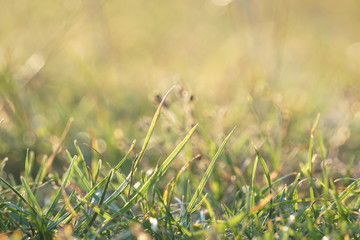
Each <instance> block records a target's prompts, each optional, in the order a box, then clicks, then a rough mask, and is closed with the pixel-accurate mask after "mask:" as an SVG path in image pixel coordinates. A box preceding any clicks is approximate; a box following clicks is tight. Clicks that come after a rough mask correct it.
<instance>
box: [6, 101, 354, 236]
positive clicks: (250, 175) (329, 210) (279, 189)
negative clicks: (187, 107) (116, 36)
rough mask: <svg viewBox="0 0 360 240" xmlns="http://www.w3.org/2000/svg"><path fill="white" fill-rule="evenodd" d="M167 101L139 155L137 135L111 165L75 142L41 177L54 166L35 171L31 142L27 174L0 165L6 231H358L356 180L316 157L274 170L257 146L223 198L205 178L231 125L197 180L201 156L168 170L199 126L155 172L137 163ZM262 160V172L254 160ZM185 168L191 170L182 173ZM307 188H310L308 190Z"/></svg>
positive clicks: (171, 233) (231, 164)
mask: <svg viewBox="0 0 360 240" xmlns="http://www.w3.org/2000/svg"><path fill="white" fill-rule="evenodd" d="M165 97H166V96H165ZM164 100H165V98H164V99H163V101H162V102H161V103H160V107H159V108H158V110H157V112H156V114H155V116H154V118H153V121H152V124H151V125H150V130H149V131H148V134H147V136H146V137H145V140H144V144H143V147H142V148H141V150H140V154H139V155H135V156H134V155H133V153H132V152H133V149H134V146H135V144H136V143H135V141H133V143H132V144H131V146H130V148H129V150H128V151H127V153H126V154H125V156H124V157H123V159H122V160H120V161H119V162H118V163H117V164H116V165H115V167H111V165H110V164H106V166H102V161H101V160H100V159H98V160H97V164H92V166H97V167H93V169H91V168H90V167H88V164H89V163H88V161H87V159H86V157H85V156H84V154H83V152H82V150H81V149H80V147H79V145H78V144H77V142H76V141H75V142H74V145H75V149H76V153H77V155H72V154H71V153H69V152H67V155H68V161H69V163H68V164H69V166H68V167H67V169H66V171H65V172H64V173H63V174H62V176H61V177H60V176H59V175H58V173H57V172H55V171H53V170H51V169H48V170H46V172H47V173H46V176H45V177H39V176H43V174H44V170H43V169H45V168H46V166H47V165H48V161H46V160H43V161H42V162H41V166H39V167H38V168H37V169H36V170H37V171H38V172H37V173H36V174H35V175H34V172H33V171H32V170H33V166H34V156H35V154H34V152H32V151H28V152H27V154H26V159H25V166H26V168H25V175H24V177H21V183H19V184H17V183H15V182H13V181H12V180H11V178H9V180H7V179H6V174H5V172H4V171H2V172H1V174H2V175H3V177H1V178H0V182H1V189H0V191H1V192H0V193H1V197H0V211H1V216H0V226H1V228H0V231H1V232H3V234H5V235H6V236H13V237H16V236H17V237H19V236H20V237H23V238H28V239H51V238H61V237H78V238H82V239H94V238H96V239H127V238H139V237H144V238H145V237H146V238H148V239H150V238H154V239H203V238H209V239H213V238H222V239H252V238H255V237H260V238H263V239H274V238H281V239H294V238H303V237H305V238H323V237H327V238H334V239H342V238H354V239H356V238H359V237H360V231H359V229H360V224H359V207H360V202H359V194H360V192H359V190H360V179H354V178H346V179H337V180H334V181H333V180H331V179H328V178H324V177H321V175H319V176H315V175H313V174H311V172H312V171H311V169H312V167H311V166H312V165H311V163H310V162H308V164H307V165H306V168H305V169H306V171H305V170H301V171H300V172H294V173H291V174H288V175H284V176H275V177H274V176H273V174H274V173H275V172H271V170H270V166H268V162H267V161H266V159H265V158H264V157H263V156H262V154H261V150H258V149H257V148H256V147H255V155H253V156H252V158H254V159H255V162H254V164H253V168H252V171H250V172H247V171H243V172H242V173H241V175H242V177H241V178H240V176H239V178H238V176H236V175H233V180H232V181H228V180H226V178H224V179H223V180H222V181H223V183H222V184H223V186H222V189H221V190H222V191H225V192H226V194H224V197H223V198H222V200H221V201H217V200H216V199H215V198H214V196H215V193H214V192H213V191H212V189H211V188H209V187H207V186H208V185H209V186H211V185H212V184H214V181H216V179H212V178H211V176H212V173H214V172H217V171H218V170H217V171H216V169H217V167H218V166H220V164H219V163H220V162H222V160H223V155H221V153H222V152H224V151H225V146H226V145H228V144H229V143H231V141H230V137H231V136H232V135H233V133H234V130H235V129H233V130H232V131H231V132H230V134H229V135H228V136H227V137H226V138H225V139H224V140H223V142H222V143H221V144H220V146H219V148H218V150H217V151H216V153H215V154H214V157H213V158H212V160H211V162H210V164H209V166H208V167H207V169H206V171H205V173H204V174H203V176H202V177H201V180H200V183H199V184H196V182H198V181H199V178H198V175H193V174H191V171H190V170H189V166H190V165H191V164H194V163H193V161H194V160H196V159H199V156H196V157H194V158H193V159H188V160H187V161H186V163H185V164H184V165H183V167H182V168H181V169H179V172H178V174H177V175H176V176H175V177H171V175H172V174H171V173H168V172H171V170H172V169H173V168H176V166H174V160H175V159H176V158H179V156H181V158H184V157H185V156H186V155H185V154H184V148H185V147H186V145H188V144H190V143H191V141H190V140H191V138H192V137H194V136H195V133H196V129H197V126H198V125H195V126H194V127H193V128H192V129H191V130H190V131H189V132H188V133H187V134H186V136H185V137H184V138H183V139H182V140H181V141H180V142H179V143H178V144H177V145H176V147H175V148H174V150H173V151H172V152H171V153H169V154H168V156H167V157H166V159H165V160H164V161H162V162H161V163H158V165H157V166H156V167H155V168H154V169H152V171H150V172H149V171H147V172H145V171H136V170H137V168H139V167H140V165H141V163H140V159H141V158H144V157H145V156H146V154H145V150H146V148H147V146H148V144H149V142H150V140H151V135H152V133H153V131H154V128H155V123H156V121H157V119H158V118H159V116H160V110H161V106H162V104H164ZM317 121H318V120H317ZM314 132H315V127H313V129H312V130H311V139H310V150H309V158H310V157H311V158H313V157H312V155H313V149H314V144H315V142H314V137H313V134H314ZM234 141H235V140H234ZM195 144H196V143H195ZM319 144H323V143H322V142H320V143H319ZM323 147H324V146H322V148H323ZM55 152H57V150H56V151H55ZM225 152H228V151H225ZM229 152H231V150H229ZM227 154H229V153H227ZM310 155H311V156H310ZM129 157H130V158H133V159H134V160H133V162H134V164H133V166H132V168H131V169H130V171H129V172H128V174H126V173H125V172H124V170H123V169H122V168H121V166H122V165H123V164H124V163H125V162H126V161H127V160H128V159H129ZM234 160H235V159H234V158H232V157H230V159H228V160H227V161H225V162H224V163H225V164H228V165H227V166H226V165H225V167H226V168H227V169H233V171H236V170H235V166H236V163H235V162H233V161H234ZM259 161H260V164H261V166H262V173H259V171H260V170H261V169H259V171H258V169H257V165H258V162H259ZM4 162H5V161H4ZM171 166H173V167H171ZM178 166H179V165H178ZM322 166H323V171H322V174H327V172H329V169H327V168H328V167H327V166H326V165H322ZM188 171H190V172H188ZM186 173H187V175H186V176H188V177H189V176H190V178H187V181H182V180H181V179H182V178H183V177H184V176H185V175H184V174H186ZM126 175H127V176H126ZM169 175H170V177H169ZM259 175H263V177H264V179H266V183H264V182H263V181H262V180H261V179H257V177H258V176H259ZM295 175H296V177H295V178H293V176H295ZM32 176H36V177H35V178H34V177H32ZM314 178H315V179H314ZM291 179H292V180H291ZM317 182H318V183H320V184H317ZM339 182H343V183H344V184H339ZM345 182H347V184H345ZM307 183H308V185H306V184H307ZM225 185H227V186H225ZM308 187H310V188H312V189H313V191H310V193H309V191H308V190H307V188H308ZM343 187H346V188H345V189H342V188H343ZM126 189H128V191H125V190H126ZM341 189H342V190H341ZM215 190H216V191H220V190H219V189H217V188H216V189H215ZM308 193H309V194H310V195H309V196H308ZM16 234H17V235H16Z"/></svg>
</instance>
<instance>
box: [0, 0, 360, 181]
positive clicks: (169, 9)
mask: <svg viewBox="0 0 360 240" xmlns="http://www.w3.org/2000/svg"><path fill="white" fill-rule="evenodd" d="M359 10H360V2H359V1H356V0H349V1H341V2H339V1H320V2H314V1H309V0H305V1H290V0H287V1H279V0H276V1H247V0H238V1H235V0H234V1H231V0H212V1H211V0H206V1H158V0H155V1H144V0H138V1H95V0H83V1H81V0H74V1H70V0H63V1H43V0H34V1H29V0H17V1H11V0H3V1H1V2H0V119H4V121H3V122H2V123H1V124H0V158H1V159H3V158H5V157H8V158H9V163H8V167H9V168H10V169H11V171H12V172H15V173H17V174H19V172H21V171H22V170H21V169H19V168H18V166H23V164H22V161H23V159H24V157H25V153H26V149H27V148H30V149H32V150H34V151H35V152H36V153H39V154H38V155H37V159H38V160H39V161H40V160H41V158H42V156H41V155H40V154H48V155H49V154H50V153H51V151H52V148H54V147H55V146H56V145H57V144H58V143H59V137H60V135H61V133H62V131H63V129H64V127H65V125H66V122H67V121H68V119H69V118H70V117H74V119H75V122H74V126H73V127H72V128H71V131H70V133H69V135H68V137H67V138H66V142H65V144H64V145H65V146H66V147H71V146H72V141H73V140H74V139H78V141H79V142H80V143H86V144H83V145H81V146H82V148H83V150H84V152H85V154H87V157H88V158H92V157H96V158H98V157H99V156H98V155H97V153H95V152H94V151H92V150H91V149H90V147H88V145H90V146H92V147H94V148H95V149H96V150H97V151H98V152H99V153H100V154H102V155H103V157H105V158H106V159H107V160H108V161H110V162H111V161H113V162H116V161H118V159H119V158H120V157H121V156H122V155H123V152H124V151H126V149H127V148H128V146H129V145H130V143H131V141H132V139H133V138H136V139H138V140H141V139H143V138H144V137H145V133H146V129H147V124H148V123H149V118H148V117H149V116H151V115H152V114H153V112H154V111H155V108H156V105H157V104H158V103H157V101H156V100H157V99H158V98H160V97H161V96H162V94H163V93H165V92H166V90H167V89H169V88H170V87H171V86H172V85H174V84H179V85H180V86H183V87H184V88H183V89H182V88H181V87H178V88H177V89H176V91H175V92H176V93H175V94H173V95H172V96H170V99H169V102H168V105H169V107H168V108H166V109H165V112H164V116H165V117H162V118H161V121H162V124H159V125H160V126H162V129H158V130H157V131H156V132H155V136H154V139H155V140H152V148H151V149H150V150H149V151H150V153H149V155H148V157H149V158H151V156H157V157H159V156H161V155H162V154H161V153H162V152H163V151H165V152H168V151H169V149H171V147H170V146H173V145H174V143H175V142H176V141H177V139H179V137H178V136H179V135H180V133H181V134H183V133H185V132H186V130H189V129H190V126H191V124H193V123H194V122H199V123H200V133H199V135H200V136H199V137H198V139H197V140H195V141H194V140H193V142H192V144H193V146H195V147H194V148H195V149H197V150H193V151H198V152H201V153H203V154H204V155H206V156H207V155H208V156H211V155H212V154H211V151H207V150H209V149H210V150H211V148H213V149H214V145H213V144H206V143H211V142H212V141H216V143H217V144H218V143H219V142H220V139H222V138H223V136H224V133H225V132H228V130H229V129H230V128H232V127H233V126H234V125H238V133H237V136H236V139H235V140H233V141H232V142H231V143H230V145H231V147H230V148H231V149H232V151H233V154H234V158H235V159H238V162H239V163H238V164H239V166H241V164H243V162H246V159H247V158H248V157H249V156H253V154H254V152H253V150H252V145H251V144H250V142H254V143H255V144H256V145H257V146H258V147H261V146H263V151H264V154H267V155H266V156H267V158H268V159H270V161H271V162H272V164H271V165H272V168H273V169H275V170H284V171H285V170H286V171H287V172H288V170H289V169H290V170H291V169H292V168H295V167H297V166H298V163H299V162H304V161H306V155H307V148H308V139H309V131H310V129H311V125H312V124H313V122H314V120H315V118H316V115H317V114H318V113H320V114H321V121H320V124H319V129H320V132H321V135H322V138H323V139H324V141H325V146H327V148H328V149H327V150H328V152H327V157H328V158H329V161H328V163H329V164H331V165H333V166H334V171H342V172H341V174H342V175H344V174H350V170H351V167H352V166H353V165H352V164H358V163H357V162H358V161H356V158H357V155H358V153H359V150H360V147H359V142H360V141H359V140H360V137H359V132H360V95H359V91H360V82H359V76H360V67H359V66H360V31H359V30H358V26H359V24H360V15H359V14H358V13H359ZM157 94H160V95H158V96H157ZM193 118H194V119H193ZM150 119H151V118H150ZM139 146H141V144H140V145H139ZM211 146H213V147H211ZM94 154H95V155H96V156H94ZM59 158H61V155H60V156H59ZM154 159H155V160H154V161H155V162H156V161H157V159H158V158H156V157H155V158H154ZM59 161H60V159H57V160H56V163H59ZM291 162H293V163H294V164H293V165H292V164H291ZM19 163H21V164H19ZM283 163H290V164H283ZM128 167H129V166H128ZM357 169H358V168H357ZM346 171H348V173H346ZM352 171H356V168H352Z"/></svg>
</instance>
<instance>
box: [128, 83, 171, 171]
mask: <svg viewBox="0 0 360 240" xmlns="http://www.w3.org/2000/svg"><path fill="white" fill-rule="evenodd" d="M174 87H175V86H173V87H172V88H170V89H169V91H168V92H167V93H166V94H165V96H164V97H163V99H162V100H161V102H160V104H159V106H158V108H157V109H156V112H155V114H154V117H153V119H152V121H151V124H150V127H149V130H148V132H147V134H146V137H145V140H144V144H143V146H142V148H141V151H140V153H139V156H138V157H137V159H136V162H135V164H134V169H135V168H136V166H137V165H138V164H139V162H140V161H141V159H142V158H143V156H144V154H145V150H146V148H147V146H148V144H149V142H150V138H151V135H152V134H153V132H154V129H155V125H156V122H157V120H158V118H159V116H160V112H161V109H162V107H163V105H164V102H165V99H166V98H167V96H168V95H169V94H170V92H171V91H172V90H173V89H174Z"/></svg>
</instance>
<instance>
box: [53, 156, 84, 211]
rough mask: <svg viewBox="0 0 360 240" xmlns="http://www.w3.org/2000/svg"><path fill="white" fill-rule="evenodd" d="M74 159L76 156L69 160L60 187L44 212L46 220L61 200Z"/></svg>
mask: <svg viewBox="0 0 360 240" xmlns="http://www.w3.org/2000/svg"><path fill="white" fill-rule="evenodd" d="M76 158H77V156H74V157H73V158H72V159H71V162H70V166H69V167H68V169H67V170H66V172H65V174H64V177H63V180H62V182H61V187H60V188H59V189H58V190H57V192H56V194H55V197H54V200H53V201H52V203H51V205H50V208H49V210H48V211H47V212H46V217H47V218H50V216H51V215H52V214H53V212H54V211H55V208H56V206H57V204H58V202H59V200H60V198H61V194H62V190H63V189H64V187H65V186H66V184H67V183H68V181H69V179H70V176H71V173H72V169H73V166H74V164H75V161H76Z"/></svg>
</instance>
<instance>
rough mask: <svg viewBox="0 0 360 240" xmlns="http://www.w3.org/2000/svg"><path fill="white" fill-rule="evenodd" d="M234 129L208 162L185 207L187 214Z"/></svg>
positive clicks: (192, 207)
mask: <svg viewBox="0 0 360 240" xmlns="http://www.w3.org/2000/svg"><path fill="white" fill-rule="evenodd" d="M235 128H236V127H234V128H233V129H232V130H231V132H230V133H229V134H228V135H227V137H226V138H225V140H224V141H223V142H222V143H221V145H220V147H219V149H218V150H217V152H216V154H215V156H214V157H213V159H212V160H211V162H210V165H209V167H208V168H207V170H206V172H205V174H204V176H203V178H202V179H201V181H200V183H199V186H198V187H197V189H196V191H195V193H194V195H193V197H192V198H191V200H190V202H189V205H188V207H187V210H188V212H190V213H191V212H193V209H194V206H195V203H196V201H197V200H198V198H199V196H200V195H201V193H202V191H203V189H204V187H205V184H206V182H207V181H208V179H209V178H210V175H211V173H212V171H213V170H214V167H215V163H216V160H217V159H218V158H219V156H220V154H221V153H222V151H223V150H224V148H225V145H226V143H227V142H228V141H229V139H230V137H231V135H232V134H233V133H234V131H235Z"/></svg>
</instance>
